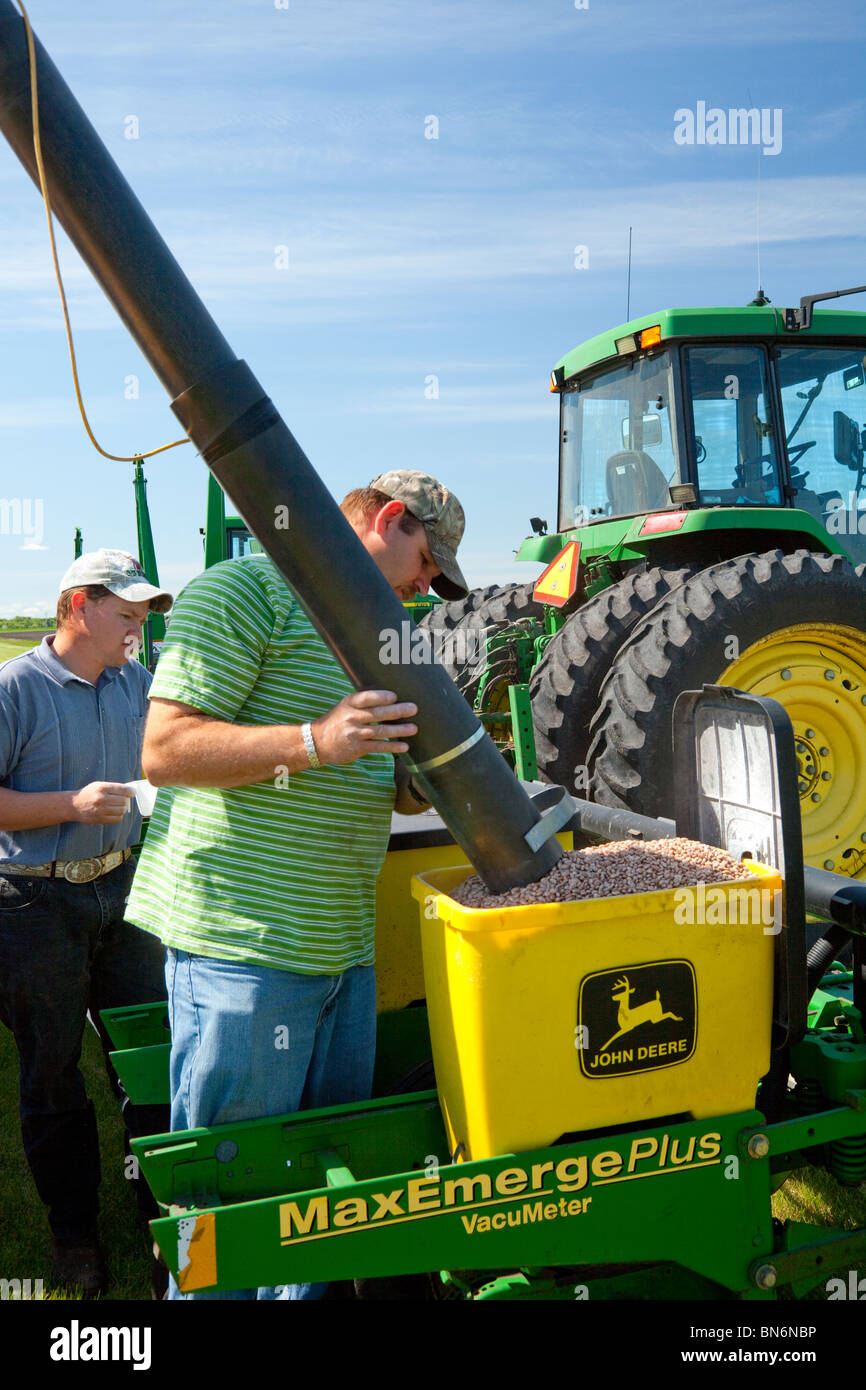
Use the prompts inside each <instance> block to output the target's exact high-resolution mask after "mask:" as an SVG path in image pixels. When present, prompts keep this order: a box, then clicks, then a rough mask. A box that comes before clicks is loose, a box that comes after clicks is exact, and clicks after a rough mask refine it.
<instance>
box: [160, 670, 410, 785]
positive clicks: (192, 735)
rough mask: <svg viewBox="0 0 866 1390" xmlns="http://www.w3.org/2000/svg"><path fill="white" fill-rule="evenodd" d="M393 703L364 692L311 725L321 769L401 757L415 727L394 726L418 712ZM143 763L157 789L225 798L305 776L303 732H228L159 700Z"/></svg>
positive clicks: (264, 727)
mask: <svg viewBox="0 0 866 1390" xmlns="http://www.w3.org/2000/svg"><path fill="white" fill-rule="evenodd" d="M396 701H397V696H396V695H395V694H394V692H393V691H392V690H362V691H358V692H356V693H355V694H352V695H347V696H346V698H345V699H343V700H341V701H340V703H339V704H338V705H335V706H334V708H333V709H331V710H329V711H328V713H327V714H323V715H322V716H321V718H319V719H316V720H312V721H311V724H312V730H313V739H314V742H315V744H316V752H317V754H318V757H319V761H320V762H321V763H331V764H333V765H335V766H340V765H342V764H345V763H352V762H354V761H355V760H356V758H362V757H363V756H364V754H365V753H405V752H406V751H407V750H408V746H409V745H408V744H407V743H406V742H404V740H405V739H406V738H408V737H410V736H411V735H412V734H414V733H417V726H416V725H415V724H409V723H401V722H399V721H401V720H405V719H406V718H407V717H409V716H411V715H413V714H415V713H416V706H415V705H411V704H402V705H398V704H397V702H396ZM141 762H142V770H143V772H144V775H145V777H147V779H148V781H150V782H152V783H153V785H154V786H155V787H219V788H222V789H223V790H228V789H229V788H231V787H247V786H253V785H254V784H255V783H257V782H265V781H270V780H272V779H273V778H274V776H275V775H276V774H277V773H284V772H288V773H290V774H291V773H294V772H305V771H308V770H309V769H310V760H309V757H308V756H307V750H306V748H305V746H304V739H303V735H302V733H301V725H300V724H252V725H250V724H233V723H230V722H227V721H225V720H222V719H215V718H213V717H212V716H211V715H208V714H204V713H203V712H202V711H201V710H197V709H195V708H193V706H192V705H184V704H181V703H180V702H179V701H176V700H162V699H160V698H159V697H154V698H153V699H152V700H151V701H150V711H149V713H148V717H147V725H146V727H145V731H144V749H143V752H142V758H141ZM311 775H314V774H313V773H311Z"/></svg>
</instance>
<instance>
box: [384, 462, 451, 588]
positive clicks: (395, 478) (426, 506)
mask: <svg viewBox="0 0 866 1390" xmlns="http://www.w3.org/2000/svg"><path fill="white" fill-rule="evenodd" d="M370 487H372V488H375V489H376V491H377V492H384V494H385V496H386V497H391V498H392V499H393V500H394V501H395V502H402V503H403V505H404V507H405V508H406V510H407V511H408V512H411V514H412V516H414V517H415V518H416V520H418V521H423V523H424V529H425V530H426V532H427V539H428V541H429V543H430V552H431V554H432V556H433V559H434V560H435V561H436V564H437V565H438V566H439V568H440V570H441V571H442V573H441V574H440V575H438V576H437V578H436V579H434V580H433V588H434V589H435V590H436V592H437V594H440V595H441V597H442V598H445V599H453V598H465V596H466V594H468V592H469V585H468V584H467V583H466V580H465V579H464V577H463V572H462V570H461V569H460V566H459V565H458V563H457V547H458V545H459V544H460V541H461V539H462V536H463V531H464V528H465V526H466V517H465V515H464V512H463V508H462V507H461V505H460V503H459V502H458V500H457V498H456V497H455V496H454V493H453V492H449V491H448V489H447V487H443V485H442V483H439V482H437V481H436V479H435V478H431V477H430V475H429V473H417V472H415V471H414V470H413V469H410V468H395V469H394V470H393V471H392V472H390V473H380V475H379V477H378V478H374V479H373V481H372V482H371V483H370Z"/></svg>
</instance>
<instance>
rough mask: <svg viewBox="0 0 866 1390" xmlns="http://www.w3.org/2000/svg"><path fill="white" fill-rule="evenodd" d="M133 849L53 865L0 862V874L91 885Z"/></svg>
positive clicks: (125, 858)
mask: <svg viewBox="0 0 866 1390" xmlns="http://www.w3.org/2000/svg"><path fill="white" fill-rule="evenodd" d="M131 853H132V850H131V849H115V850H112V851H111V853H110V854H98V855H96V856H95V858H93V859H57V860H55V861H54V863H53V864H6V863H4V862H3V861H2V860H0V874H22V875H23V876H24V877H26V878H65V879H66V881H67V882H68V883H90V882H92V880H93V879H95V878H102V875H103V874H108V873H111V870H112V869H116V868H117V867H118V865H120V864H122V863H124V861H125V860H127V859H128V858H129V856H130V854H131Z"/></svg>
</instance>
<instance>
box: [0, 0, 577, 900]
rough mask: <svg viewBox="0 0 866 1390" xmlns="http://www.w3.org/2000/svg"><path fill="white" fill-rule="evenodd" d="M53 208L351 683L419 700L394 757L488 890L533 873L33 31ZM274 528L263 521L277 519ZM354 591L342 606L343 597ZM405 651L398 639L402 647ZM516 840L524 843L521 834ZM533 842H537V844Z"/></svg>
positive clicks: (536, 826)
mask: <svg viewBox="0 0 866 1390" xmlns="http://www.w3.org/2000/svg"><path fill="white" fill-rule="evenodd" d="M36 60H37V85H38V93H39V124H40V130H41V143H42V154H43V162H44V166H45V172H46V180H47V185H48V190H49V197H50V201H51V206H52V208H53V210H54V212H55V214H56V216H57V218H58V220H59V221H60V223H61V224H62V226H63V227H64V229H65V230H66V232H67V234H68V236H69V237H70V239H71V241H72V242H73V243H74V245H75V246H76V247H77V249H78V251H79V253H80V255H81V256H82V258H83V260H84V261H85V262H86V264H87V265H88V266H89V267H90V269H91V271H92V272H93V274H94V276H95V277H96V279H97V281H98V282H99V284H100V285H101V286H102V288H103V290H104V291H105V293H106V295H107V296H108V298H109V300H110V301H111V303H112V304H113V305H114V307H115V309H116V310H117V312H118V314H119V315H120V317H121V319H122V320H123V322H124V323H125V325H126V327H127V328H128V329H129V331H130V333H131V334H132V336H133V338H134V339H135V341H136V342H137V343H138V345H139V347H140V348H141V350H142V352H143V353H144V355H145V357H146V358H147V360H148V361H149V363H150V365H151V366H152V367H153V370H154V372H155V373H156V375H157V376H158V377H159V379H160V380H161V381H162V383H163V385H164V386H165V388H166V390H167V391H168V393H169V396H170V397H171V402H172V410H173V411H174V413H175V414H176V415H177V417H178V419H179V420H180V421H181V423H182V425H183V427H184V429H185V430H186V432H187V434H188V435H189V437H190V439H191V440H192V441H193V443H194V444H195V446H196V448H197V449H198V450H199V452H200V454H201V456H202V458H203V459H204V461H205V463H206V464H207V466H208V468H209V469H210V470H211V472H212V473H213V474H214V476H215V477H216V478H217V480H218V482H219V483H220V485H221V486H222V487H223V489H224V490H225V492H226V493H228V494H229V496H230V497H232V499H233V500H234V501H235V503H236V504H237V506H238V509H239V510H240V512H241V514H242V516H243V517H244V520H245V521H246V523H247V525H248V526H249V528H250V530H251V531H252V532H253V534H254V535H255V536H256V537H257V539H258V540H259V541H260V542H261V544H262V546H263V547H264V549H265V550H266V551H267V553H268V554H269V555H270V557H271V559H272V560H273V561H274V563H275V564H276V565H277V567H278V568H279V570H280V571H281V573H282V574H283V576H284V577H285V579H286V580H287V582H288V583H289V584H290V585H291V586H292V588H293V589H294V591H295V593H296V594H297V596H298V598H299V600H300V602H301V603H302V604H303V607H304V608H305V609H306V611H307V613H308V614H309V616H310V619H311V621H312V622H313V623H314V625H315V627H316V628H317V629H318V631H319V632H320V633H321V635H322V637H323V638H324V640H325V641H326V642H327V644H328V646H329V647H330V648H331V650H332V651H333V652H334V655H335V656H336V657H337V659H338V660H339V661H340V663H341V664H342V666H343V667H344V669H345V670H346V672H347V673H348V675H349V677H350V678H351V680H352V681H353V682H354V684H355V685H356V686H357V687H358V688H359V689H365V688H368V689H385V690H390V689H393V690H395V691H396V692H397V694H398V696H399V698H400V699H401V700H411V701H414V703H415V704H417V706H418V709H419V718H418V734H417V736H416V737H415V738H414V739H412V741H411V745H410V752H409V754H408V755H407V761H409V762H410V763H411V765H412V766H413V768H414V770H415V774H416V778H417V780H418V782H419V783H420V785H421V786H423V787H424V789H425V791H426V792H427V795H428V796H429V798H430V800H431V801H432V803H433V805H434V806H436V808H437V809H438V810H439V812H440V814H441V815H442V818H443V820H444V821H445V823H446V824H447V826H448V828H449V830H450V831H451V833H452V834H453V836H454V838H455V839H456V840H457V842H458V843H459V844H460V846H461V848H462V849H463V850H464V851H465V852H466V854H467V855H468V857H469V858H470V859H471V861H472V863H473V864H474V866H475V868H476V870H477V871H478V873H479V874H480V875H481V876H482V878H483V879H484V881H485V882H486V883H487V885H488V887H489V888H490V889H491V891H494V892H501V891H504V890H505V889H507V888H510V887H514V886H517V885H522V884H525V883H531V882H534V881H535V880H536V879H538V878H541V877H542V876H543V875H544V874H545V873H547V872H548V871H549V870H550V869H551V868H552V867H553V865H554V864H555V863H556V861H557V859H558V858H559V857H560V855H561V853H562V851H561V849H560V847H559V844H558V842H557V840H556V839H555V837H554V836H553V834H552V830H553V828H554V824H556V825H558V824H560V823H561V819H563V818H564V817H559V818H558V817H557V814H556V812H555V811H554V812H553V813H550V814H549V815H548V817H546V818H545V820H544V822H543V823H542V821H541V816H540V814H539V811H538V810H537V809H536V807H535V806H534V805H533V803H532V800H531V799H530V797H529V796H528V795H527V794H526V792H525V791H524V789H523V788H522V787H521V786H520V784H519V783H518V782H517V780H516V779H515V777H514V776H513V774H512V773H511V771H510V770H509V768H508V767H507V766H506V764H505V762H504V761H503V759H502V758H501V757H500V755H499V754H498V752H497V750H496V748H495V746H494V744H493V743H492V742H491V740H490V738H489V737H488V736H487V735H486V734H485V733H484V730H483V728H482V726H481V724H480V723H479V722H478V720H477V719H476V717H475V715H474V714H473V712H472V710H471V709H470V708H469V706H468V705H467V703H466V701H465V700H464V699H463V697H462V695H461V694H460V693H459V692H458V690H457V688H456V687H455V686H454V685H453V683H452V682H451V680H450V678H449V677H448V676H447V674H446V673H445V672H444V671H443V670H442V668H441V667H439V666H438V665H436V664H430V665H413V664H401V663H389V664H387V665H385V664H383V663H382V662H381V661H380V659H379V651H380V648H381V647H382V643H383V633H387V632H392V631H396V632H397V633H398V634H399V633H400V632H401V631H402V624H403V623H406V622H408V621H409V619H408V615H407V613H406V610H405V609H404V608H403V606H402V604H401V603H400V601H399V600H398V598H397V596H396V595H395V593H394V592H393V590H392V589H391V588H390V587H389V586H388V584H387V582H386V580H385V578H384V576H383V575H382V574H381V573H380V571H379V570H378V569H377V567H376V565H375V564H374V562H373V561H372V560H371V559H370V558H369V556H368V555H367V553H366V551H365V550H364V547H363V546H362V545H361V542H360V541H359V540H358V538H357V536H356V535H355V533H354V531H353V530H352V529H351V527H350V526H349V523H348V522H347V521H346V519H345V517H343V515H342V513H341V512H340V511H339V508H338V507H337V505H336V504H335V502H334V501H333V499H332V498H331V496H330V494H329V493H328V491H327V489H326V488H325V486H324V484H323V483H322V481H321V479H320V478H319V477H318V475H317V473H316V472H315V470H314V469H313V467H312V465H311V464H310V462H309V460H308V459H307V458H306V457H305V455H304V453H303V452H302V450H301V448H300V446H299V445H298V444H297V442H296V441H295V439H294V438H293V437H292V435H291V433H290V431H289V430H288V428H287V426H286V425H285V424H284V422H283V420H282V419H281V418H280V415H279V413H278V411H277V410H276V408H275V406H274V405H273V403H272V401H271V400H270V399H269V398H268V396H267V394H266V392H265V391H264V390H263V388H262V387H261V386H260V385H259V383H258V382H257V380H256V378H255V377H254V376H253V373H252V372H251V371H250V369H249V367H248V366H247V365H246V363H244V362H241V361H239V360H238V359H237V358H236V357H235V355H234V353H233V352H232V350H231V348H230V346H229V344H228V343H227V342H226V340H225V338H224V337H223V336H222V334H221V333H220V331H219V329H218V328H217V326H216V324H215V323H214V321H213V319H212V318H211V316H210V315H209V313H208V312H207V310H206V308H205V307H204V305H203V304H202V302H201V300H200V299H199V297H198V295H197V294H196V292H195V290H194V289H193V288H192V285H191V284H190V283H189V281H188V280H187V278H186V276H185V275H184V273H183V271H182V270H181V269H180V267H179V265H178V264H177V262H176V261H175V259H174V257H173V256H172V254H171V252H170V251H169V249H168V247H167V246H166V244H165V242H164V241H163V240H162V238H161V237H160V235H159V233H158V232H157V231H156V229H155V227H154V226H153V224H152V223H151V221H150V219H149V218H148V216H147V214H146V213H145V211H144V209H143V208H142V206H141V204H140V203H139V202H138V200H137V198H136V197H135V195H134V194H133V192H132V190H131V189H130V187H129V185H128V184H127V182H126V180H125V179H124V177H123V175H122V174H121V172H120V170H119V169H118V168H117V166H116V164H115V163H114V161H113V160H112V158H111V157H110V155H109V153H108V151H107V150H106V148H105V146H104V145H103V144H102V141H101V140H100V139H99V136H98V135H97V134H96V131H95V130H94V129H93V127H92V126H91V124H90V122H89V121H88V119H87V117H86V116H85V114H84V112H83V111H82V109H81V107H80V106H79V104H78V102H77V101H76V100H75V98H74V97H73V95H72V93H71V92H70V90H69V88H68V87H67V86H66V84H65V82H64V81H63V79H62V77H61V76H60V74H59V72H58V71H57V69H56V68H55V66H54V64H53V63H52V62H51V60H50V58H49V57H48V55H47V54H46V53H45V50H44V49H43V48H42V46H41V45H40V44H39V43H38V41H37V42H36ZM30 100H31V98H30V74H29V64H28V51H27V41H26V33H25V26H24V22H23V20H22V18H21V15H20V14H19V12H18V10H17V9H16V8H15V6H14V5H13V4H12V3H11V0H0V128H2V130H3V133H4V135H5V136H6V139H7V140H8V141H9V144H10V145H11V146H12V148H13V150H14V151H15V153H16V155H17V156H18V158H19V159H20V161H21V163H22V164H23V165H24V167H25V169H26V170H27V172H28V173H29V174H30V177H31V178H32V179H33V180H34V182H35V183H36V184H37V186H38V183H39V176H38V171H37V168H36V160H35V156H34V149H33V128H32V120H31V106H30ZM285 508H288V518H289V524H288V528H287V529H277V526H276V519H277V518H278V517H279V518H280V520H281V521H283V520H284V518H285V510H284V509H285ZM347 594H354V595H356V602H354V603H353V604H352V605H351V606H350V607H348V606H347V605H346V602H345V596H346V595H347ZM401 645H405V646H407V647H408V645H409V644H408V643H406V644H401ZM527 835H529V837H530V840H529V841H528V840H527V838H526V837H527ZM539 841H540V843H539Z"/></svg>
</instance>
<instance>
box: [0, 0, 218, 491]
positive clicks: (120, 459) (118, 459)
mask: <svg viewBox="0 0 866 1390" xmlns="http://www.w3.org/2000/svg"><path fill="white" fill-rule="evenodd" d="M17 3H18V8H19V9H20V11H21V13H22V15H23V17H24V27H25V28H26V30H27V51H28V53H29V55H30V107H31V112H32V119H33V150H34V153H35V155H36V167H37V169H38V170H39V186H40V188H41V189H42V201H43V202H44V204H45V216H46V218H47V220H48V236H49V238H50V241H51V256H52V259H53V261H54V273H55V275H56V276H57V287H58V289H59V290H60V303H61V305H62V306H63V321H64V323H65V325H66V341H67V342H68V344H69V357H70V361H71V362H72V380H73V382H74V383H75V397H76V400H77V401H78V409H79V410H80V411H81V418H82V420H83V421H84V428H85V429H86V430H87V433H88V435H89V437H90V442H91V444H92V445H93V447H94V449H96V450H98V452H99V453H100V454H102V457H103V458H107V459H112V460H113V461H114V462H115V463H134V462H135V461H136V459H149V458H153V456H154V454H163V453H165V451H166V449H176V448H177V446H178V445H179V444H189V443H190V442H191V441H190V440H189V439H175V440H174V442H173V443H171V444H163V445H161V446H160V448H158V449H151V450H150V452H149V453H146V454H130V455H129V456H127V455H126V454H109V453H106V451H105V449H103V448H102V446H101V445H100V444H98V443H97V441H96V439H95V438H94V434H93V431H92V429H91V428H90V423H89V421H88V419H87V414H86V412H85V409H84V402H83V401H82V399H81V389H80V387H79V384H78V367H77V365H76V361H75V348H74V347H73V344H72V329H71V327H70V324H69V310H68V308H67V305H66V292H65V290H64V288H63V279H62V277H61V274H60V265H59V262H58V260H57V246H56V244H55V241H54V226H53V223H52V221H51V203H50V202H49V199H48V186H47V184H46V181H45V169H44V166H43V164H42V143H41V141H40V138H39V98H38V94H37V90H36V49H35V47H34V44H33V30H32V29H31V28H30V20H29V19H28V17H27V11H26V10H25V8H24V5H23V3H22V0H17Z"/></svg>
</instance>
